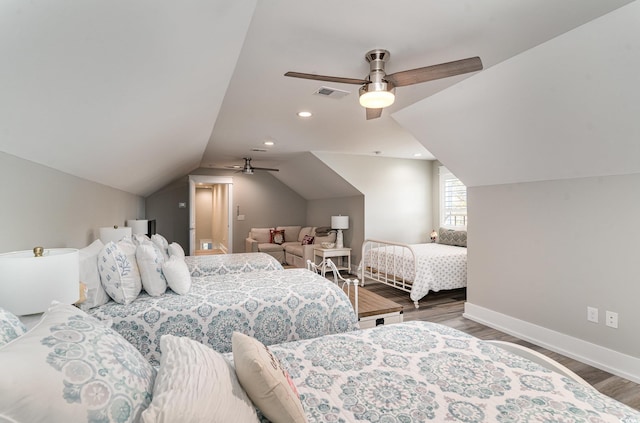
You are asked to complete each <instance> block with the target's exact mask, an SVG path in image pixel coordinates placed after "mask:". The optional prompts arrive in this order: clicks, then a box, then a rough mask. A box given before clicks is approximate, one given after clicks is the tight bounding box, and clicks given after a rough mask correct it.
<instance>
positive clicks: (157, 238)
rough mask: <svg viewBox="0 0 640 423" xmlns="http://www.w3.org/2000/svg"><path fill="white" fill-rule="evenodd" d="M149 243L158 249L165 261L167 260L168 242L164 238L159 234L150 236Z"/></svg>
mask: <svg viewBox="0 0 640 423" xmlns="http://www.w3.org/2000/svg"><path fill="white" fill-rule="evenodd" d="M151 242H153V243H154V244H156V245H157V246H158V247H160V251H162V254H163V255H164V258H165V259H168V258H169V242H168V241H167V239H166V238H165V237H163V236H162V235H160V234H154V235H151Z"/></svg>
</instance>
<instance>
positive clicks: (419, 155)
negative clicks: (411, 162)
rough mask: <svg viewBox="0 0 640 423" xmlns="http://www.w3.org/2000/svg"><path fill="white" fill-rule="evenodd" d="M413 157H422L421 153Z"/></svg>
mask: <svg viewBox="0 0 640 423" xmlns="http://www.w3.org/2000/svg"><path fill="white" fill-rule="evenodd" d="M413 157H422V153H415V154H414V155H413Z"/></svg>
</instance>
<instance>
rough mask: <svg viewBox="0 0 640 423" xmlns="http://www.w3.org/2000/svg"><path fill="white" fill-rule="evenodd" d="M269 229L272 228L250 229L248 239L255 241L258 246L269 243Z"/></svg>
mask: <svg viewBox="0 0 640 423" xmlns="http://www.w3.org/2000/svg"><path fill="white" fill-rule="evenodd" d="M271 229H272V228H251V232H250V233H249V238H252V239H255V240H256V241H258V243H259V244H262V243H269V241H271V234H270V231H271Z"/></svg>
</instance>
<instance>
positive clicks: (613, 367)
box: [463, 302, 640, 383]
mask: <svg viewBox="0 0 640 423" xmlns="http://www.w3.org/2000/svg"><path fill="white" fill-rule="evenodd" d="M463 316H464V317H466V318H467V319H471V320H473V321H475V322H478V323H481V324H483V325H485V326H489V327H492V328H494V329H496V330H499V331H501V332H504V333H508V334H509V335H513V336H515V337H517V338H520V339H523V340H525V341H529V342H531V343H533V344H536V345H539V346H541V347H543V348H546V349H548V350H551V351H555V352H557V353H559V354H562V355H564V356H567V357H571V358H573V359H575V360H578V361H581V362H582V363H585V364H588V365H590V366H593V367H596V368H598V369H601V370H604V371H606V372H609V373H612V374H614V375H616V376H620V377H623V378H625V379H627V380H630V381H632V382H635V383H640V358H636V357H632V356H630V355H626V354H622V353H619V352H617V351H614V350H611V349H608V348H605V347H601V346H600V345H596V344H592V343H591V342H587V341H583V340H582V339H578V338H574V337H572V336H568V335H566V334H563V333H560V332H556V331H553V330H551V329H547V328H544V327H542V326H538V325H534V324H532V323H529V322H525V321H524V320H520V319H516V318H514V317H511V316H507V315H506V314H502V313H498V312H496V311H493V310H489V309H488V308H484V307H481V306H478V305H475V304H471V303H469V302H467V303H465V306H464V314H463Z"/></svg>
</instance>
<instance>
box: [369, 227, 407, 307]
mask: <svg viewBox="0 0 640 423" xmlns="http://www.w3.org/2000/svg"><path fill="white" fill-rule="evenodd" d="M374 248H375V249H377V251H378V252H381V254H376V256H377V258H376V259H375V260H371V250H372V249H374ZM402 249H406V250H408V251H409V252H410V254H411V258H412V259H413V260H411V261H410V262H411V263H413V266H412V267H413V268H411V267H407V266H406V265H405V263H404V260H402V259H398V258H397V257H398V254H392V253H398V252H401V251H402ZM402 255H404V254H402ZM402 255H401V256H402ZM361 257H362V259H361V261H360V266H359V269H358V270H359V275H358V276H359V277H360V284H361V286H364V284H365V280H367V279H368V280H372V281H375V282H379V283H383V284H385V285H388V286H391V287H393V288H396V289H399V290H401V291H404V292H408V293H411V287H412V286H413V279H412V278H415V276H416V263H417V261H416V254H415V252H414V251H413V248H411V246H410V245H409V244H404V243H401V242H390V241H380V240H376V239H365V241H364V242H363V243H362V256H361ZM367 257H368V258H369V260H365V258H367ZM388 257H392V266H387V264H386V263H384V265H383V263H382V260H385V261H386V260H387V258H388ZM365 263H366V266H365ZM389 267H391V269H396V271H395V272H393V273H392V272H390V271H389V270H388V268H389ZM378 269H383V270H382V271H380V270H378ZM398 269H400V270H401V272H398V271H397V270H398ZM413 304H414V305H415V307H416V308H419V307H420V305H419V304H418V301H414V302H413Z"/></svg>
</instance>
